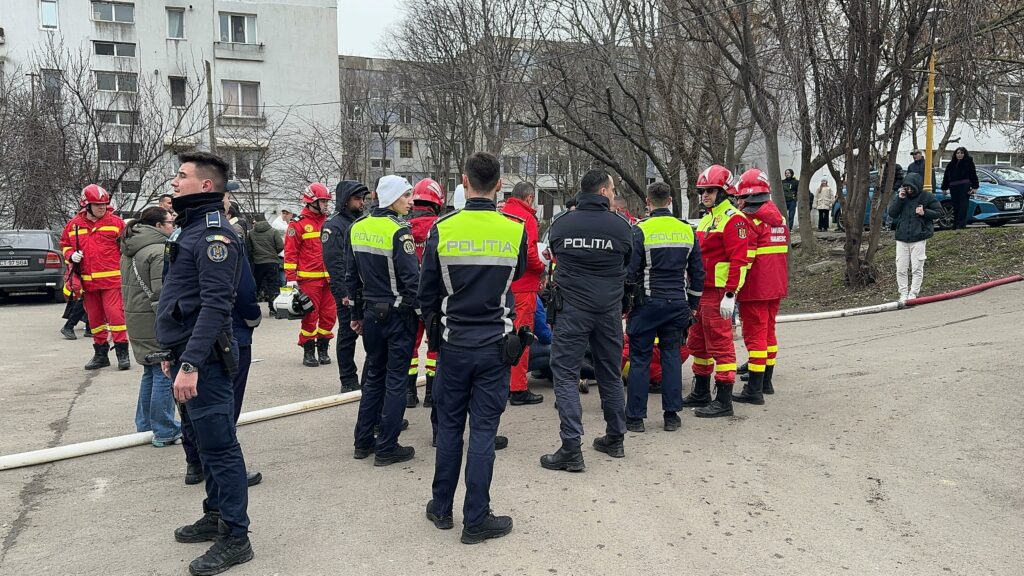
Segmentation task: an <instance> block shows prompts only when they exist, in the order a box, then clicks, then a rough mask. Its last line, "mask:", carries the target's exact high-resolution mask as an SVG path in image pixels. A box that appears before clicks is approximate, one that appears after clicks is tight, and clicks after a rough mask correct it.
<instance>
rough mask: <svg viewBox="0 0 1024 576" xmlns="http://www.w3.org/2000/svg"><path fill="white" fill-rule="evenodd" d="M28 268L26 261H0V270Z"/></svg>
mask: <svg viewBox="0 0 1024 576" xmlns="http://www.w3.org/2000/svg"><path fill="white" fill-rule="evenodd" d="M18 266H28V260H0V268H17V267H18Z"/></svg>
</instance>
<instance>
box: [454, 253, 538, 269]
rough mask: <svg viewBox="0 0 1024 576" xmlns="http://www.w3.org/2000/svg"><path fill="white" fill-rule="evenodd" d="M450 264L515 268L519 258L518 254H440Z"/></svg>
mask: <svg viewBox="0 0 1024 576" xmlns="http://www.w3.org/2000/svg"><path fill="white" fill-rule="evenodd" d="M440 259H441V260H443V261H444V262H445V263H446V264H448V265H451V266H510V267H512V268H515V266H516V262H518V260H519V256H518V254H517V255H516V256H513V257H511V258H509V257H506V256H441V257H440Z"/></svg>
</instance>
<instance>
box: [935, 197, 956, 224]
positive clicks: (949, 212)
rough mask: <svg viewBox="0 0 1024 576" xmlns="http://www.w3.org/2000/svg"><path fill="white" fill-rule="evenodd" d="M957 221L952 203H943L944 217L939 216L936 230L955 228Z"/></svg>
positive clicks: (936, 221)
mask: <svg viewBox="0 0 1024 576" xmlns="http://www.w3.org/2000/svg"><path fill="white" fill-rule="evenodd" d="M955 221H956V212H954V210H953V203H952V202H943V203H942V216H939V217H938V219H936V220H935V228H936V229H937V230H949V229H950V228H952V227H953V223H954V222H955Z"/></svg>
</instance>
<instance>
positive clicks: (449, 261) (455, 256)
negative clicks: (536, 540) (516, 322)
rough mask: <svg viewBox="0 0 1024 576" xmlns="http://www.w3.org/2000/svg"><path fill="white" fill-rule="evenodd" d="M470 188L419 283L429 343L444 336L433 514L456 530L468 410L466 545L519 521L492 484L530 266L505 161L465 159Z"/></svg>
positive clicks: (430, 241) (435, 234)
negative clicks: (511, 204)
mask: <svg viewBox="0 0 1024 576" xmlns="http://www.w3.org/2000/svg"><path fill="white" fill-rule="evenodd" d="M462 182H463V186H464V189H465V192H466V206H465V208H463V209H462V210H459V211H457V212H454V213H452V214H449V215H447V216H442V217H441V218H440V219H439V220H438V221H437V222H436V223H435V224H434V226H433V227H432V228H431V230H430V235H429V236H428V237H427V244H426V247H425V250H424V254H423V271H422V275H421V278H420V292H419V296H420V304H421V306H422V307H423V315H424V318H425V319H426V324H427V326H428V328H427V330H428V339H430V340H433V341H434V342H437V341H438V340H440V353H439V358H438V370H437V378H436V379H435V381H434V390H433V396H434V409H435V410H436V413H437V459H436V463H435V466H434V484H433V499H432V500H431V501H430V502H428V503H427V518H428V519H430V520H431V521H432V522H433V523H434V525H435V526H436V527H438V528H440V529H442V530H447V529H449V528H451V527H452V526H453V521H452V503H453V500H454V498H455V489H456V487H457V486H458V483H459V471H460V468H461V466H462V448H463V440H462V437H463V432H464V430H465V428H466V415H467V413H468V414H469V449H468V450H467V452H466V500H465V504H464V506H463V509H462V515H463V518H462V522H463V530H462V542H463V543H464V544H476V543H479V542H483V541H484V540H486V539H488V538H498V537H500V536H504V535H505V534H508V533H509V532H510V531H511V530H512V519H511V518H509V517H508V516H494V515H493V514H491V510H490V485H491V475H492V472H493V469H494V450H495V438H496V433H497V430H498V422H499V420H500V419H501V414H502V412H504V411H505V403H506V402H507V401H508V395H509V377H510V375H511V367H512V365H513V364H515V361H516V360H517V359H518V358H519V356H520V355H521V354H522V347H521V346H522V343H523V342H522V341H521V340H520V339H519V338H518V337H517V336H514V335H513V316H514V315H515V297H514V295H513V294H512V289H511V287H512V282H513V280H515V279H517V278H519V277H520V276H522V274H523V271H524V270H525V269H526V254H527V240H526V232H525V231H524V228H523V222H522V220H520V219H518V218H514V217H509V216H505V215H502V214H500V213H498V212H496V211H495V203H494V199H495V195H496V193H497V192H498V190H500V189H501V165H500V163H499V162H498V159H497V157H495V156H494V155H493V154H488V153H486V152H477V153H476V154H473V155H472V156H470V157H469V158H467V159H466V162H465V174H464V175H463V176H462ZM513 356H514V357H515V358H514V359H513V358H512V357H513Z"/></svg>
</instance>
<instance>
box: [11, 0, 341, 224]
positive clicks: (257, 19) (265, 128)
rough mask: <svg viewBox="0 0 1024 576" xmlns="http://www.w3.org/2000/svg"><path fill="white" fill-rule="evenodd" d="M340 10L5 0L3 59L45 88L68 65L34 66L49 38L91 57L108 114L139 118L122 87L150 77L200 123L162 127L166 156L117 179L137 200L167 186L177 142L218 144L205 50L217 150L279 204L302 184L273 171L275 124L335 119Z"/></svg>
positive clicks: (260, 195) (159, 1)
mask: <svg viewBox="0 0 1024 576" xmlns="http://www.w3.org/2000/svg"><path fill="white" fill-rule="evenodd" d="M336 22H337V4H336V1H335V0H260V1H256V0H134V1H133V0H117V1H107V0H2V3H0V30H2V35H0V67H2V68H0V69H4V70H7V71H8V72H9V71H12V70H21V71H22V72H23V73H27V74H33V75H38V77H39V78H40V83H41V86H42V87H44V88H46V89H49V87H50V85H51V84H54V82H53V77H52V75H53V74H59V73H60V71H52V70H40V69H38V67H39V65H38V63H39V62H40V56H39V55H40V53H41V52H42V51H44V50H46V49H47V48H46V46H47V44H48V43H50V42H56V43H61V44H62V45H63V46H64V47H65V48H66V49H67V50H69V51H71V52H75V51H77V52H78V53H79V54H80V55H82V56H85V57H87V59H88V64H89V66H90V67H91V69H92V71H93V74H94V75H95V76H94V88H95V90H96V91H97V93H103V95H104V96H109V98H108V99H107V100H106V101H109V102H113V103H114V104H112V105H111V108H112V109H111V110H104V111H102V112H98V113H97V114H98V115H99V116H98V117H99V118H100V119H101V120H100V121H101V122H104V123H113V124H119V125H121V124H131V123H132V122H133V121H134V120H133V116H132V114H131V113H130V112H129V111H126V110H123V109H121V108H119V107H118V106H117V104H116V102H117V101H118V99H117V96H118V95H119V94H125V93H133V92H135V91H141V90H142V89H143V88H142V87H143V86H146V87H150V88H151V89H152V92H153V93H154V94H157V95H158V97H159V98H162V99H164V106H166V109H167V111H168V113H169V114H172V115H173V114H174V113H177V114H179V115H186V114H187V115H189V116H190V117H192V118H193V119H197V121H198V122H201V123H203V128H202V129H199V130H192V131H191V133H189V134H188V135H184V136H183V135H181V134H173V133H169V134H167V135H166V137H165V142H166V144H167V147H168V154H167V159H166V160H167V166H166V167H165V168H163V169H161V170H153V171H152V172H150V173H149V174H148V175H146V176H145V177H142V178H141V181H139V180H135V181H133V180H132V179H131V176H128V177H127V179H125V180H123V181H122V182H121V183H120V186H119V189H118V190H112V192H114V193H115V194H117V193H118V192H122V197H125V196H128V195H129V194H127V193H129V192H132V191H136V195H137V196H138V197H139V198H141V199H142V205H140V206H136V207H135V208H136V209H140V208H141V207H142V206H144V205H145V203H146V201H147V200H148V199H151V198H153V197H154V196H156V195H159V194H160V193H163V192H168V191H170V188H169V186H168V185H167V181H168V180H169V176H171V175H173V174H170V175H169V174H167V173H166V172H173V170H174V166H175V165H174V163H173V160H172V158H171V153H173V152H175V151H181V150H187V149H190V148H195V149H200V150H205V149H208V148H209V147H210V133H211V130H210V129H209V122H207V118H208V114H207V104H208V97H207V88H206V85H205V80H204V79H205V78H206V72H205V63H207V62H208V63H209V69H210V73H209V78H210V82H209V85H210V86H212V98H209V100H210V101H211V102H212V104H213V116H214V121H213V130H212V133H213V136H214V139H215V140H216V151H217V152H218V153H219V154H221V155H222V156H224V157H225V158H227V159H228V160H229V162H230V163H231V165H232V168H233V171H234V178H235V179H236V180H238V181H239V182H240V183H241V184H242V186H243V190H244V194H245V195H246V196H247V200H248V201H246V200H244V199H243V200H242V204H243V205H244V206H245V207H246V209H251V210H258V211H273V210H276V209H277V208H278V207H279V206H280V205H282V204H286V205H292V206H294V205H297V204H298V194H299V192H300V190H301V187H299V186H297V185H296V184H295V178H284V177H283V176H275V170H274V166H271V165H270V164H269V162H268V161H267V159H269V158H271V157H274V158H278V161H279V157H280V156H281V154H277V155H275V154H274V153H273V152H274V150H273V148H274V147H275V142H276V141H275V140H274V139H273V138H271V137H270V136H268V135H267V133H268V132H270V131H272V130H274V129H275V128H278V127H279V126H282V125H284V124H286V123H292V124H290V125H295V126H302V125H310V124H316V125H319V126H324V127H335V126H336V125H337V123H338V120H339V110H338V106H337V104H335V102H337V100H338V90H337V86H338V65H337V60H336V55H337V26H336ZM102 101H103V100H99V99H98V100H97V102H102ZM285 131H286V130H278V132H279V133H282V132H285ZM133 146H134V145H133V144H132V143H131V142H108V143H105V144H100V145H99V150H98V159H99V161H100V162H101V163H102V162H108V163H111V164H113V165H116V164H117V162H119V161H124V160H125V159H126V158H130V157H131V156H132V154H133V153H136V152H134V151H133V150H134V148H133ZM278 152H279V151H278ZM263 162H266V164H267V165H265V166H263V165H261V163H263ZM334 177H335V178H336V177H337V175H334ZM137 191H141V193H138V192H137ZM116 197H117V196H115V198H116ZM128 209H130V208H128Z"/></svg>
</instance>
